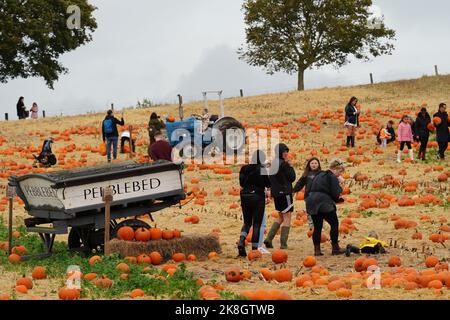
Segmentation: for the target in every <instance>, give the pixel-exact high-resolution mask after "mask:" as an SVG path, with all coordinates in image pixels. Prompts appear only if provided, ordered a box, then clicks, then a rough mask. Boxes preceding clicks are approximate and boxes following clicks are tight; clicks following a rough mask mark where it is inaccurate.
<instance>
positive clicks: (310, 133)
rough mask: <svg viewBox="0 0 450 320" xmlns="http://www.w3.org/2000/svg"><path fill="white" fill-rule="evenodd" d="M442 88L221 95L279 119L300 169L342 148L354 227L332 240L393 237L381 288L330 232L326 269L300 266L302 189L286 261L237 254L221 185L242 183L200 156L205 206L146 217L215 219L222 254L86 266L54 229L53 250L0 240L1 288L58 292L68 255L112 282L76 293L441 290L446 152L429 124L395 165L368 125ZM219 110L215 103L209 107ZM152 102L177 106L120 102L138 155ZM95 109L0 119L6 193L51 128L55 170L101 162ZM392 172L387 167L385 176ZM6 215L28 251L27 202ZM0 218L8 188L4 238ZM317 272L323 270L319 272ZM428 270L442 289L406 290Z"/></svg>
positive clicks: (178, 224) (177, 224)
mask: <svg viewBox="0 0 450 320" xmlns="http://www.w3.org/2000/svg"><path fill="white" fill-rule="evenodd" d="M449 92H450V76H440V77H424V78H422V79H417V80H408V81H398V82H392V83H381V84H376V85H373V86H356V87H346V88H330V89H328V88H325V89H320V90H311V91H306V92H286V93H280V94H270V95H263V96H255V97H246V98H234V99H226V100H225V113H226V115H229V116H232V117H235V118H236V119H238V120H240V121H241V122H242V123H243V124H245V126H246V127H258V128H278V129H279V130H280V134H281V138H282V140H283V142H285V143H286V144H288V145H289V147H290V149H291V153H292V155H293V161H294V163H295V169H296V172H297V175H298V176H300V175H301V172H302V171H303V166H304V163H305V161H306V160H307V159H308V158H309V157H310V156H311V155H317V156H318V157H319V158H320V159H321V161H322V166H326V165H327V163H328V162H329V160H331V159H332V158H334V157H340V158H342V159H343V160H345V161H346V162H347V163H348V169H347V175H346V178H347V179H346V185H347V187H348V188H349V190H350V192H351V193H350V194H346V195H345V196H344V197H345V199H346V202H345V203H344V204H342V205H340V206H339V208H338V214H339V217H340V219H341V220H343V219H345V218H349V217H350V218H351V220H352V223H353V226H354V227H352V228H350V229H351V230H344V229H342V230H341V236H340V240H341V244H342V245H346V244H348V243H352V244H355V245H358V244H359V243H360V242H362V241H363V240H364V237H365V235H367V233H368V232H369V231H371V230H376V231H377V232H378V233H379V234H380V238H381V239H382V240H385V241H386V242H388V243H390V244H392V246H391V247H390V248H389V249H388V253H387V254H385V255H379V256H375V257H374V258H375V259H377V261H378V265H379V267H380V269H381V272H382V288H381V289H379V290H369V289H368V288H366V287H364V285H362V284H364V283H365V281H364V278H367V276H368V275H367V274H366V273H364V272H363V273H359V272H356V271H355V270H354V262H355V259H356V258H357V257H355V256H352V257H350V258H346V257H343V256H342V257H333V256H331V254H330V252H331V246H330V244H329V242H327V243H325V244H324V245H323V251H324V253H325V255H324V256H323V257H319V258H318V259H317V265H318V266H321V267H323V268H321V269H319V268H316V269H315V270H310V269H309V268H306V267H304V266H303V263H302V262H303V259H304V258H305V257H306V256H310V255H312V253H313V248H312V240H311V239H310V238H308V236H307V231H308V226H307V224H305V214H304V209H305V205H304V202H303V201H301V200H298V201H296V203H295V211H296V214H295V215H294V216H297V217H296V219H293V227H292V228H291V233H290V238H289V249H288V250H287V253H288V256H289V258H288V261H287V263H285V264H284V265H282V266H280V265H275V264H274V263H273V262H272V260H271V256H270V255H264V256H263V257H262V258H261V259H258V260H256V261H253V262H250V261H248V260H246V259H237V258H236V255H237V249H236V241H237V240H238V236H239V232H240V228H241V224H242V219H241V211H240V206H239V196H237V195H230V194H229V192H230V191H232V190H233V189H234V188H239V182H238V172H239V166H237V165H231V166H229V168H231V169H232V174H229V175H228V174H227V175H223V174H216V173H214V171H213V170H212V169H209V170H208V169H206V170H201V169H202V168H200V167H199V166H193V165H191V166H188V168H187V170H186V171H185V182H186V185H187V189H188V190H194V191H196V192H194V194H195V195H196V196H197V197H201V196H200V195H199V191H201V190H204V191H206V192H207V196H206V197H204V200H205V203H204V205H200V204H195V201H191V202H190V203H188V204H186V205H185V206H183V207H182V209H179V208H170V209H166V210H163V211H160V212H157V213H155V214H154V215H153V216H154V218H155V220H156V224H157V225H158V227H160V228H163V229H164V228H170V229H179V230H181V231H182V232H183V233H184V234H209V233H211V232H212V231H213V229H216V230H214V231H215V233H217V234H219V237H220V243H221V246H222V253H221V254H219V256H218V258H216V259H212V260H206V261H195V262H186V263H184V264H182V265H177V271H176V272H175V274H174V275H173V276H172V275H171V273H172V272H169V274H168V273H167V272H166V271H163V270H162V267H161V266H159V267H151V268H147V269H145V268H146V267H147V266H145V265H131V268H130V273H129V275H128V277H126V276H122V275H121V274H120V272H118V271H117V270H116V268H115V266H116V265H117V264H118V263H120V262H123V261H122V260H121V259H120V258H119V257H117V256H112V257H108V258H103V259H102V261H101V262H98V263H96V264H94V265H90V264H89V263H88V258H86V257H84V256H80V255H75V254H72V253H68V252H67V248H66V244H65V241H66V239H65V237H58V241H59V242H58V243H57V245H56V248H55V251H56V254H55V255H54V256H53V257H52V258H49V259H46V260H41V261H39V260H32V261H29V262H21V263H19V264H11V263H9V262H8V260H7V256H6V251H5V250H2V249H1V246H0V271H1V274H0V295H1V294H5V295H7V296H9V297H11V298H17V299H31V298H34V299H57V298H58V290H59V289H60V288H61V287H63V286H64V283H65V280H66V269H67V267H68V265H72V264H75V265H79V266H80V268H81V272H82V273H83V274H87V273H89V272H94V273H96V274H97V275H98V276H99V277H101V276H102V275H103V274H105V275H107V276H108V277H109V278H110V279H112V280H113V281H114V284H113V286H112V287H111V288H110V289H101V288H97V287H96V286H95V285H94V284H93V282H90V281H87V280H83V290H82V292H81V297H82V298H85V299H94V298H96V299H98V298H102V299H127V298H129V295H128V293H129V292H131V291H132V290H133V289H137V288H140V289H142V290H143V291H144V293H145V296H144V297H143V298H144V299H161V298H164V299H180V298H181V299H183V298H185V299H200V298H201V297H202V296H203V297H204V298H222V299H236V298H238V297H239V294H240V293H242V292H244V291H248V290H254V289H255V288H260V289H267V290H273V289H280V290H283V292H285V293H286V294H288V295H289V296H290V297H291V298H293V299H338V298H340V297H337V295H336V292H334V291H330V290H329V289H328V287H327V282H331V281H332V280H336V279H338V277H339V278H340V279H341V280H342V281H343V282H344V283H345V285H346V286H347V287H348V288H351V292H352V296H351V297H350V298H351V299H364V300H369V299H399V300H400V299H449V298H450V291H449V289H448V288H449V286H450V277H449V274H448V272H442V271H441V272H439V271H435V272H434V271H430V270H427V269H429V268H427V267H426V265H425V259H426V258H427V257H428V256H430V255H433V256H436V257H437V258H438V259H439V260H440V261H441V263H442V264H440V265H439V266H441V267H443V268H445V263H446V262H448V259H449V258H450V253H449V249H448V242H447V243H445V242H443V243H434V242H432V241H430V240H429V236H430V235H431V234H435V233H441V234H442V235H444V237H445V236H446V238H447V239H448V235H449V232H448V230H449V224H448V220H449V219H450V184H449V183H448V181H447V182H439V181H438V176H439V175H442V174H443V173H447V174H448V176H449V177H450V161H449V160H448V159H447V160H446V161H445V162H438V161H437V160H436V148H435V147H434V146H433V140H435V137H434V135H432V139H431V140H432V142H431V146H432V147H431V149H430V150H429V153H428V160H427V161H425V162H414V163H409V162H403V163H401V164H398V163H396V162H395V160H396V158H395V152H396V146H395V145H390V146H389V147H388V148H387V149H385V150H380V148H379V147H378V146H376V144H375V142H376V139H375V135H374V132H375V131H377V130H379V128H380V126H381V124H384V123H386V122H387V121H388V120H390V119H392V120H394V121H395V122H396V123H398V121H399V120H398V119H399V117H401V116H402V115H403V114H409V115H411V116H413V117H415V114H416V113H417V112H418V111H419V109H420V107H421V106H422V105H427V107H428V110H429V112H430V113H431V114H434V113H435V112H436V111H437V106H438V104H439V103H440V102H442V101H448V99H449V96H448V93H449ZM351 96H356V97H358V98H359V101H360V103H361V110H362V118H361V120H362V128H361V129H360V130H359V132H358V139H357V148H356V149H353V150H346V148H344V147H342V144H343V141H344V139H345V133H344V128H343V108H344V106H345V104H346V103H347V102H348V100H349V98H350V97H351ZM201 110H202V103H190V104H187V105H186V106H185V111H184V114H185V115H189V114H191V113H200V112H201ZM210 110H211V113H216V112H217V113H218V103H217V102H211V103H210ZM215 110H217V111H216V112H214V111H215ZM153 111H155V112H157V113H158V114H161V115H166V116H168V115H174V116H176V115H177V114H178V107H177V106H175V105H171V106H164V107H155V108H151V109H133V110H125V111H124V118H125V121H126V123H127V124H128V125H132V126H133V129H134V132H135V134H136V135H137V157H136V159H138V160H139V161H145V155H146V150H147V142H148V141H147V140H148V135H147V130H146V126H147V122H148V118H149V115H150V113H151V112H153ZM103 118H104V114H103V113H99V114H91V115H82V116H73V117H56V118H47V119H39V120H37V121H31V120H27V121H24V122H18V121H9V122H2V123H1V125H0V155H1V157H0V187H1V188H2V193H4V187H5V185H6V183H7V177H8V176H9V175H11V174H18V175H21V174H25V173H29V172H31V171H32V170H33V169H32V168H31V164H32V159H30V154H31V153H32V152H34V153H37V152H38V149H40V146H41V144H42V141H43V139H44V138H46V137H48V136H52V137H54V138H56V143H55V146H54V151H55V152H56V154H57V156H59V157H60V158H59V164H58V165H57V167H56V170H59V169H64V168H71V167H79V166H90V165H95V164H99V163H104V162H105V158H104V157H101V156H100V155H99V154H98V152H96V148H98V145H99V143H100V142H101V141H100V140H101V137H100V136H99V135H98V133H97V131H98V129H99V128H100V123H101V121H102V120H103ZM62 155H64V156H62ZM449 156H450V155H449ZM405 158H406V155H405V156H404V159H405ZM126 159H127V156H124V155H121V159H120V160H126ZM389 175H390V176H391V177H387V176H389ZM358 176H359V177H361V176H366V179H364V180H363V181H357V180H360V179H356V178H357V177H358ZM193 178H195V179H198V181H196V180H195V179H194V180H193ZM408 185H409V186H411V185H412V186H413V188H412V190H410V192H408V191H407V190H409V188H407V186H408ZM219 191H221V192H222V193H223V194H220V193H221V192H219ZM425 195H428V196H425ZM405 196H406V197H409V198H411V199H412V200H413V201H414V205H413V206H406V207H405V206H400V205H399V203H401V200H402V197H405ZM370 199H372V201H371V200H370ZM424 199H425V200H424ZM368 204H371V205H368ZM14 214H15V217H16V219H15V226H14V228H15V230H18V231H19V232H20V234H21V235H20V237H19V238H17V239H15V240H14V241H15V243H14V244H15V245H24V246H25V247H26V249H27V250H28V251H29V252H37V251H39V250H41V247H40V243H39V239H38V237H37V236H34V235H29V234H26V232H25V230H24V228H23V218H25V217H26V216H27V213H26V212H25V210H24V209H23V205H21V204H20V203H19V202H18V201H17V200H16V201H15V210H14ZM193 214H195V215H198V216H199V218H200V222H199V223H198V224H187V223H185V222H184V219H185V218H186V217H187V216H190V215H193ZM266 214H267V216H268V226H267V228H268V227H270V225H271V223H272V221H273V219H274V216H275V215H276V213H275V212H274V206H273V203H271V204H269V205H268V206H267V209H266ZM398 217H400V218H401V219H406V220H408V221H413V222H415V223H412V224H410V225H412V226H413V227H412V228H407V229H396V228H395V227H394V225H395V221H397V220H396V219H398ZM6 218H7V206H6V198H4V197H3V198H1V201H0V219H1V220H3V223H2V224H0V241H6V240H7V232H6V226H5V225H6V221H7V220H6ZM327 228H328V226H326V227H325V233H327V232H328V230H329V229H327ZM346 231H349V232H348V233H347V232H346ZM415 233H421V234H422V236H423V239H421V240H414V239H413V238H412V236H413V234H415ZM274 244H275V246H276V247H278V245H279V236H277V237H276V238H275V240H274ZM446 246H447V247H446ZM3 253H5V254H3ZM392 256H398V257H400V259H401V262H402V267H401V268H391V267H389V266H388V260H389V258H390V257H392ZM37 265H41V266H45V267H46V270H47V274H48V276H47V279H46V280H35V281H34V287H33V289H31V290H29V291H28V293H27V294H21V293H17V292H16V290H15V285H16V279H17V278H19V277H21V276H22V275H27V276H30V275H31V270H32V269H33V268H34V267H35V266H37ZM230 266H235V267H237V268H240V269H241V270H248V271H249V274H250V275H251V278H250V279H246V280H242V281H240V282H237V283H230V282H227V281H226V280H225V276H224V270H225V269H227V268H229V267H230ZM281 267H283V268H287V269H289V270H290V271H291V272H292V274H293V280H292V281H288V282H282V283H279V282H277V281H266V280H264V279H261V277H260V269H261V268H268V269H270V270H272V271H275V270H277V269H280V268H281ZM144 269H145V270H144ZM424 270H426V271H424ZM312 271H314V272H312ZM305 274H307V275H309V276H310V277H311V279H312V280H313V281H312V283H308V284H306V285H303V284H302V283H301V282H302V281H297V279H299V278H300V277H302V276H304V275H305ZM408 275H409V276H410V278H408ZM414 276H415V278H414ZM411 277H412V278H411ZM427 277H428V278H427ZM429 277H432V278H429ZM199 279H200V280H199ZM302 279H303V278H302ZM318 279H322V280H323V281H317V280H318ZM412 279H415V280H417V281H412ZM446 279H447V282H446ZM432 280H440V281H441V282H442V283H443V285H444V287H443V289H434V288H433V289H428V288H417V289H413V290H405V286H407V283H409V282H417V283H422V284H424V285H423V286H425V287H427V285H428V283H429V282H430V281H432ZM203 284H208V285H212V286H215V289H212V291H213V292H216V291H217V292H216V293H217V294H216V295H215V294H213V293H211V292H209V294H206V295H205V294H204V293H202V294H199V289H200V288H201V287H202V285H203ZM445 284H446V285H447V288H445ZM261 294H262V293H260V296H261ZM273 294H275V293H273ZM247 296H248V294H247ZM264 297H266V298H267V297H268V296H264ZM269 297H273V296H269Z"/></svg>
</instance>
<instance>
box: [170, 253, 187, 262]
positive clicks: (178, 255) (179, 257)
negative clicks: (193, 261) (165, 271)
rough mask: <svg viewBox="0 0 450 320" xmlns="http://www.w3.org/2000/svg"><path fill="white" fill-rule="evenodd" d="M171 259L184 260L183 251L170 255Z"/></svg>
mask: <svg viewBox="0 0 450 320" xmlns="http://www.w3.org/2000/svg"><path fill="white" fill-rule="evenodd" d="M172 259H173V261H175V262H181V261H184V260H186V255H185V254H184V253H175V254H174V255H173V256H172Z"/></svg>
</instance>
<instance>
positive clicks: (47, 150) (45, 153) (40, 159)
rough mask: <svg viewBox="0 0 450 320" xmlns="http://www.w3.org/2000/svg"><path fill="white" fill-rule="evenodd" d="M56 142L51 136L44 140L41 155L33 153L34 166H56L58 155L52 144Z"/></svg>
mask: <svg viewBox="0 0 450 320" xmlns="http://www.w3.org/2000/svg"><path fill="white" fill-rule="evenodd" d="M53 143H54V141H53V139H52V138H49V139H47V140H45V141H44V143H43V144H42V151H41V153H40V154H39V156H36V155H34V154H33V157H34V159H35V162H34V166H35V167H37V164H38V163H39V164H41V165H44V166H45V167H51V166H54V165H55V164H56V162H57V160H56V156H55V155H54V154H53V152H52V144H53Z"/></svg>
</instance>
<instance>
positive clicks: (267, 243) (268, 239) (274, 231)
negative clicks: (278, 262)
mask: <svg viewBox="0 0 450 320" xmlns="http://www.w3.org/2000/svg"><path fill="white" fill-rule="evenodd" d="M278 229H280V224H279V223H278V222H274V223H273V224H272V227H271V228H270V230H269V232H268V233H267V237H266V240H264V245H265V246H266V248H268V249H272V248H273V244H272V240H273V238H275V235H276V234H277V232H278Z"/></svg>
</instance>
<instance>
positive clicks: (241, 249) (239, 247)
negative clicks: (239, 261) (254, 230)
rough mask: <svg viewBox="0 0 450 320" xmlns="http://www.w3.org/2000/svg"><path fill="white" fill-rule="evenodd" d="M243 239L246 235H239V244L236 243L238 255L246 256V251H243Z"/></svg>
mask: <svg viewBox="0 0 450 320" xmlns="http://www.w3.org/2000/svg"><path fill="white" fill-rule="evenodd" d="M245 239H246V237H244V236H241V237H240V238H239V244H238V251H239V257H246V256H247V252H246V251H245Z"/></svg>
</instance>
